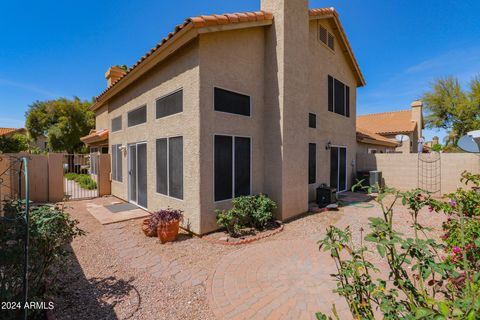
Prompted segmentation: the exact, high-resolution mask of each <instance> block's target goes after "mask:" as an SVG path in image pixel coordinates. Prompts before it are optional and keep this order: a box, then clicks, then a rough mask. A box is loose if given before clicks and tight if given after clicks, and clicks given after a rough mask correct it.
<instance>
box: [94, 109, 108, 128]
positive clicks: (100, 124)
mask: <svg viewBox="0 0 480 320" xmlns="http://www.w3.org/2000/svg"><path fill="white" fill-rule="evenodd" d="M110 121H111V117H110V115H109V114H108V105H105V106H103V107H101V108H100V109H98V110H96V111H95V130H97V131H100V130H104V129H108V128H109V127H110Z"/></svg>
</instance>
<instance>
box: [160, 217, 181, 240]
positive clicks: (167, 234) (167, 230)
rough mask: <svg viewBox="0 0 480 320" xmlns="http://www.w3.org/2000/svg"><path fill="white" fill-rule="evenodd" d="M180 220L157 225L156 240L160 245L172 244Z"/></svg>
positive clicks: (176, 234) (175, 237)
mask: <svg viewBox="0 0 480 320" xmlns="http://www.w3.org/2000/svg"><path fill="white" fill-rule="evenodd" d="M179 228H180V220H175V221H172V222H170V223H168V224H159V225H158V227H157V235H158V239H159V240H160V242H161V243H166V242H172V241H175V240H176V239H177V236H178V230H179Z"/></svg>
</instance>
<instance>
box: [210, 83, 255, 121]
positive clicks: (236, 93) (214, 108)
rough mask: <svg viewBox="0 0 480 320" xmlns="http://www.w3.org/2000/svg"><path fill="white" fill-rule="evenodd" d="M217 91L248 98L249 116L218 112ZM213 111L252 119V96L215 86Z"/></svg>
mask: <svg viewBox="0 0 480 320" xmlns="http://www.w3.org/2000/svg"><path fill="white" fill-rule="evenodd" d="M216 90H220V91H224V92H227V93H233V94H235V95H239V96H244V97H248V114H242V113H236V112H229V111H224V110H218V109H217V104H216ZM213 111H215V112H221V113H226V114H230V115H236V116H243V117H249V118H250V117H252V96H251V95H248V94H245V93H242V92H239V91H235V90H230V89H226V88H223V87H220V86H214V87H213Z"/></svg>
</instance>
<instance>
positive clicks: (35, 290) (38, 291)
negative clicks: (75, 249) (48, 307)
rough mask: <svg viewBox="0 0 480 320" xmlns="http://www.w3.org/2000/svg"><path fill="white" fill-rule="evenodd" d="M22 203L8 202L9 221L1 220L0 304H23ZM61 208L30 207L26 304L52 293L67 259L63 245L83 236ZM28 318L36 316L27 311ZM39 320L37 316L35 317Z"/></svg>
mask: <svg viewBox="0 0 480 320" xmlns="http://www.w3.org/2000/svg"><path fill="white" fill-rule="evenodd" d="M24 206H25V203H24V202H22V201H9V202H6V203H5V206H4V208H5V210H7V211H9V212H10V215H9V218H0V251H1V255H0V301H11V302H21V301H22V296H21V295H22V285H23V281H22V277H23V266H24V264H23V257H24V239H25V232H26V227H25V222H24V219H23V214H24ZM77 224H78V222H77V221H76V220H72V219H71V218H70V216H69V215H68V213H66V212H64V211H63V208H60V207H56V206H52V205H42V206H33V207H32V208H31V211H30V224H29V238H30V251H29V269H28V280H29V301H46V299H48V295H50V294H51V293H52V290H54V284H55V280H56V278H57V274H58V272H60V271H62V265H63V263H64V262H65V258H66V255H67V247H66V245H67V244H68V243H70V242H71V241H72V239H73V238H75V237H77V236H80V235H83V234H84V232H83V231H82V230H81V229H79V228H78V227H77ZM29 313H30V316H31V317H32V318H34V317H35V316H36V315H35V314H34V313H33V311H32V310H31V311H29ZM4 315H5V318H2V319H15V318H17V317H18V314H14V313H9V312H5V313H4ZM37 316H38V315H37Z"/></svg>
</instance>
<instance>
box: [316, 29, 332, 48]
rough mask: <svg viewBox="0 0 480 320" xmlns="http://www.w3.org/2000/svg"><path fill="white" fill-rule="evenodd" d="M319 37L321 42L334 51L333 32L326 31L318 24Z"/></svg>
mask: <svg viewBox="0 0 480 320" xmlns="http://www.w3.org/2000/svg"><path fill="white" fill-rule="evenodd" d="M319 38H320V41H321V42H323V43H324V44H325V45H327V46H328V47H329V48H330V49H332V50H333V51H335V37H334V36H333V34H331V33H330V32H328V31H327V29H326V28H325V27H324V26H320V28H319Z"/></svg>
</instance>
